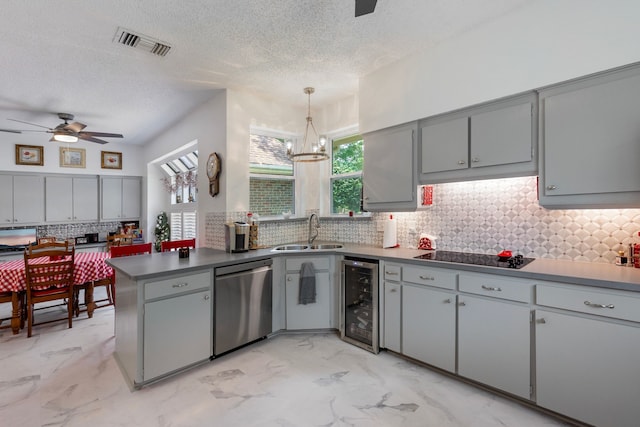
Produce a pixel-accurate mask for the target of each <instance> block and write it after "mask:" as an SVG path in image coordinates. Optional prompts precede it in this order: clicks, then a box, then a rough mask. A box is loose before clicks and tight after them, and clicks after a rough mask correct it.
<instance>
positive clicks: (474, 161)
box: [471, 157, 480, 163]
mask: <svg viewBox="0 0 640 427" xmlns="http://www.w3.org/2000/svg"><path fill="white" fill-rule="evenodd" d="M471 161H472V162H473V163H479V162H480V159H479V158H477V157H474V158H473V159H472V160H471Z"/></svg>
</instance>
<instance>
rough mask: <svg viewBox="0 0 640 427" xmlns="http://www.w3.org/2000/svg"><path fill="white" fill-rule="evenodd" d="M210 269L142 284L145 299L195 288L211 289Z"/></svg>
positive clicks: (189, 290)
mask: <svg viewBox="0 0 640 427" xmlns="http://www.w3.org/2000/svg"><path fill="white" fill-rule="evenodd" d="M212 277H213V275H212V272H211V270H206V271H203V272H201V273H194V274H185V275H181V276H173V277H172V278H169V279H164V280H155V281H153V282H146V283H145V284H144V296H145V298H144V299H145V300H151V299H155V298H162V297H167V296H171V295H176V294H181V293H183V292H191V291H195V290H197V289H211V285H212V283H213V279H212Z"/></svg>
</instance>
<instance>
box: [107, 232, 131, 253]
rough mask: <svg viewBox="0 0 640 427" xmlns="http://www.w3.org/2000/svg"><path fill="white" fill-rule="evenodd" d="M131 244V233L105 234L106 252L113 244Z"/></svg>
mask: <svg viewBox="0 0 640 427" xmlns="http://www.w3.org/2000/svg"><path fill="white" fill-rule="evenodd" d="M126 245H133V234H113V235H110V236H107V252H109V250H110V249H111V248H112V247H113V246H126Z"/></svg>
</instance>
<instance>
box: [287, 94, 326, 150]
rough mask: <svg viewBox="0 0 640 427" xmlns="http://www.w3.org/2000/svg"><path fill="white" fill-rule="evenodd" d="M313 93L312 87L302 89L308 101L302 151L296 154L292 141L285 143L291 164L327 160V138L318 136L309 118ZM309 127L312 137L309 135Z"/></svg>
mask: <svg viewBox="0 0 640 427" xmlns="http://www.w3.org/2000/svg"><path fill="white" fill-rule="evenodd" d="M313 92H315V89H314V88H312V87H305V88H304V93H306V94H307V96H308V99H309V101H308V104H307V127H306V128H305V131H304V140H303V141H302V150H301V151H300V152H298V153H296V152H295V151H294V149H293V148H294V147H293V141H291V140H288V141H287V156H288V157H289V159H290V160H291V161H293V162H319V161H322V160H327V159H328V158H329V155H328V154H327V147H326V146H327V137H326V136H324V135H318V132H317V131H316V128H315V126H313V119H312V118H311V94H312V93H313ZM309 126H311V130H312V131H313V135H309ZM311 138H313V141H311V140H310V139H311Z"/></svg>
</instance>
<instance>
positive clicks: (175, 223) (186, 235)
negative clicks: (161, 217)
mask: <svg viewBox="0 0 640 427" xmlns="http://www.w3.org/2000/svg"><path fill="white" fill-rule="evenodd" d="M196 219H197V216H196V212H195V211H194V212H171V216H170V218H169V226H170V227H171V240H182V239H193V238H196V234H197V233H196V224H197V221H196Z"/></svg>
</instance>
